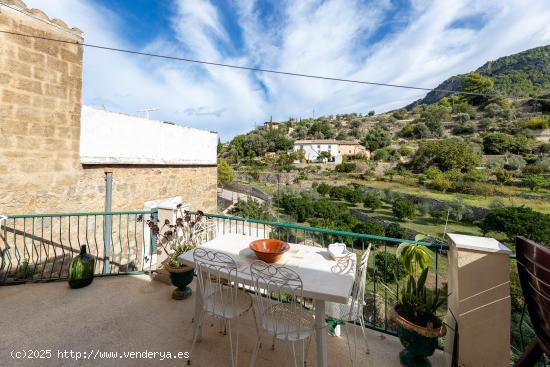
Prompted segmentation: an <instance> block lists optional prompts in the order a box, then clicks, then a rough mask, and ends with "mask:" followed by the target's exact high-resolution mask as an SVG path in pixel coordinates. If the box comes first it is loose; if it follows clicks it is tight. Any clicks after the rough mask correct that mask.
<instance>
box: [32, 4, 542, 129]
mask: <svg viewBox="0 0 550 367" xmlns="http://www.w3.org/2000/svg"><path fill="white" fill-rule="evenodd" d="M26 3H27V4H28V5H29V6H30V7H35V8H40V9H42V10H44V11H45V12H46V13H47V14H48V15H49V16H50V17H56V18H60V19H62V20H64V21H65V22H67V23H68V24H69V25H70V26H74V27H79V28H80V29H82V30H83V31H84V32H85V41H86V42H88V43H94V44H101V45H106V46H112V47H121V48H129V49H135V50H142V51H147V52H155V53H161V54H167V55H175V56H181V57H189V58H195V59H202V60H207V61H213V62H220V63H229V64H237V65H245V66H255V67H261V68H269V69H279V70H285V71H290V72H298V73H309V74H318V75H324V76H332V77H339V78H348V79H360V80H366V81H374V82H386V83H392V84H408V85H417V86H422V87H435V86H437V85H438V84H439V83H440V82H441V81H443V80H445V79H446V78H448V77H449V76H452V75H456V74H458V73H464V72H467V71H470V70H473V69H476V68H477V67H479V66H481V65H482V64H483V63H485V62H486V61H488V60H494V59H496V58H498V57H500V56H505V55H509V54H512V53H516V52H519V51H523V50H525V49H528V48H532V47H537V46H542V45H546V44H549V43H550V22H548V19H550V0H484V1H477V0H452V1H449V0H440V1H436V0H431V1H429V0H412V1H407V0H376V1H374V0H372V1H366V0H365V1H362V0H324V1H322V0H300V1H290V0H278V1H268V0H262V1H260V0H257V1H255V0H162V1H160V0H158V1H154V0H55V1H52V0H26ZM83 88H84V93H83V99H84V103H85V104H87V105H92V106H105V107H106V108H107V109H111V110H115V111H121V112H126V113H131V114H136V113H137V112H136V110H138V109H141V108H144V107H157V108H160V110H159V111H158V112H154V113H153V114H152V117H153V118H158V119H163V120H169V121H174V122H178V123H182V124H185V125H189V126H194V127H199V128H203V129H207V130H212V131H218V132H220V135H221V137H222V140H227V139H229V138H231V137H232V136H234V135H235V134H238V133H242V132H246V131H248V130H250V129H251V128H253V127H254V125H255V124H260V123H262V122H264V121H265V120H267V119H269V117H270V116H273V118H274V119H275V120H277V119H287V118H288V117H309V116H311V115H312V113H313V110H315V114H316V115H321V114H326V115H328V114H338V113H347V112H360V113H366V112H368V111H370V110H375V111H377V112H383V111H387V110H390V109H393V108H398V107H401V106H403V105H405V104H407V103H410V102H411V101H413V100H415V99H417V98H420V97H422V96H423V94H424V93H422V92H419V91H411V90H400V89H392V88H385V87H372V86H364V85H351V84H345V83H338V82H327V81H319V80H310V79H303V78H297V77H287V76H278V75H272V74H259V73H251V72H246V71H239V70H231V69H220V68H215V67H208V66H201V65H194V64H184V63H180V62H175V61H166V60H158V59H151V58H147V57H140V56H132V55H126V54H115V53H111V52H106V51H101V50H95V49H86V50H85V53H84V86H83Z"/></svg>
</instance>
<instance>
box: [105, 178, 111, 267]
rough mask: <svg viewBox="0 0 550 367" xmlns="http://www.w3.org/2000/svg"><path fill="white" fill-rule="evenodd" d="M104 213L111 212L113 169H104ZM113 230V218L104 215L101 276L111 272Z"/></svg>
mask: <svg viewBox="0 0 550 367" xmlns="http://www.w3.org/2000/svg"><path fill="white" fill-rule="evenodd" d="M104 172H105V212H106V213H107V212H111V207H112V200H113V169H112V168H105V170H104ZM112 230H113V217H112V216H111V215H105V216H104V217H103V245H104V249H103V251H104V254H103V258H104V259H105V260H104V261H103V274H109V273H110V272H111V264H110V259H109V255H111V234H112Z"/></svg>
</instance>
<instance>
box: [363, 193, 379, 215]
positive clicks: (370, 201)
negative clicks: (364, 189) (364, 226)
mask: <svg viewBox="0 0 550 367" xmlns="http://www.w3.org/2000/svg"><path fill="white" fill-rule="evenodd" d="M382 204H383V203H382V200H380V198H379V197H378V196H377V195H374V194H367V195H365V198H364V199H363V205H364V206H365V208H369V209H370V210H371V211H375V210H377V209H380V208H381V207H382Z"/></svg>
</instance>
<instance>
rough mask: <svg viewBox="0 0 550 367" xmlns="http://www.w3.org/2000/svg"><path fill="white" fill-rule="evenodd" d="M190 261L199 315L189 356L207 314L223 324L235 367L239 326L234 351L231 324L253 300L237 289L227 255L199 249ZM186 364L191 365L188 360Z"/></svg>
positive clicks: (232, 263)
mask: <svg viewBox="0 0 550 367" xmlns="http://www.w3.org/2000/svg"><path fill="white" fill-rule="evenodd" d="M193 260H194V263H195V272H196V274H197V284H198V286H197V288H198V291H199V292H198V293H199V294H198V295H197V296H198V297H199V299H198V301H199V302H198V305H200V313H199V315H198V319H195V332H194V334H193V344H192V346H191V350H190V352H189V353H190V355H193V354H192V351H193V348H194V347H195V344H196V342H197V339H198V336H199V335H200V332H201V330H202V323H203V321H204V316H205V314H208V315H210V316H213V317H215V318H217V319H219V320H222V321H224V322H225V323H226V325H227V329H228V331H229V344H230V351H231V365H232V366H233V367H235V366H238V363H237V361H238V350H239V334H238V330H237V327H238V323H237V324H236V325H235V334H236V343H235V344H236V345H235V348H234V349H233V335H232V328H231V321H233V320H235V319H237V318H238V317H240V316H242V315H243V314H244V313H246V312H247V311H248V310H250V309H251V308H252V297H251V296H250V294H248V293H246V292H244V291H242V290H240V289H239V288H238V286H237V285H238V282H237V280H238V268H237V264H236V262H235V260H233V259H232V258H231V257H230V256H228V255H226V254H224V253H222V252H218V251H213V250H205V249H203V248H200V247H199V248H196V249H195V250H194V251H193ZM187 364H191V360H190V359H189V360H188V363H187Z"/></svg>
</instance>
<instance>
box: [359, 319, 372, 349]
mask: <svg viewBox="0 0 550 367" xmlns="http://www.w3.org/2000/svg"><path fill="white" fill-rule="evenodd" d="M359 324H360V325H361V331H362V332H363V339H364V340H365V348H366V352H367V354H370V348H369V342H368V340H367V331H366V327H365V319H364V318H363V315H361V316H359Z"/></svg>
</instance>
